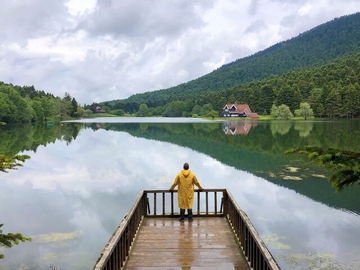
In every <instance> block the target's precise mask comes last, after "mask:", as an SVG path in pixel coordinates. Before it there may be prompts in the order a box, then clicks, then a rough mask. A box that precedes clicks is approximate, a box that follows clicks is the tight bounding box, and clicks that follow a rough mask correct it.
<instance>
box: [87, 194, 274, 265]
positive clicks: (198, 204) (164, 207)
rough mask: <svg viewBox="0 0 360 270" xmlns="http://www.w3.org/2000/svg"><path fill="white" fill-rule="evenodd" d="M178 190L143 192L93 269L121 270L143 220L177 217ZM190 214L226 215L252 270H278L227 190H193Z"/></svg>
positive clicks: (268, 252)
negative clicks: (146, 218)
mask: <svg viewBox="0 0 360 270" xmlns="http://www.w3.org/2000/svg"><path fill="white" fill-rule="evenodd" d="M178 215H179V208H178V207H177V191H176V190H174V191H169V190H143V191H142V192H141V193H140V195H139V196H138V197H137V199H136V201H135V204H134V205H133V207H132V208H131V210H130V211H129V213H128V214H127V215H126V216H125V217H124V219H123V220H122V222H121V223H120V225H119V226H118V228H117V229H116V230H115V232H114V234H113V235H112V236H111V238H110V240H109V242H108V243H107V244H106V246H105V247H104V249H103V250H102V252H101V255H100V257H99V259H98V261H97V263H96V264H95V266H94V268H93V270H121V269H123V267H124V266H125V263H126V261H127V259H128V257H129V254H130V251H131V246H132V244H133V242H134V239H135V235H136V233H137V231H138V229H139V228H140V226H141V223H142V221H143V218H144V217H176V216H178ZM193 215H194V216H195V217H196V216H198V217H199V216H201V217H217V216H220V217H221V216H225V217H226V218H227V219H228V221H229V223H230V225H231V227H232V229H233V232H234V234H235V236H236V238H237V239H238V241H239V245H240V246H241V248H242V250H243V252H244V254H245V256H246V258H247V260H248V263H249V265H250V266H251V268H252V269H254V270H257V269H259V270H277V269H280V267H279V266H278V264H277V263H276V261H275V259H274V258H273V256H272V254H271V253H270V251H269V250H268V248H267V247H266V245H265V244H264V242H263V241H262V240H261V238H260V236H259V234H258V232H257V231H256V229H255V227H254V226H253V225H252V223H251V221H250V219H249V218H248V217H247V215H246V214H245V212H244V211H243V210H241V208H240V207H239V206H238V204H237V203H236V201H235V200H234V198H233V196H232V195H231V194H230V192H229V191H228V190H227V189H204V190H202V191H199V190H195V196H194V205H193Z"/></svg>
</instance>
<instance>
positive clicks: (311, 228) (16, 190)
mask: <svg viewBox="0 0 360 270" xmlns="http://www.w3.org/2000/svg"><path fill="white" fill-rule="evenodd" d="M271 125H272V124H271V123H261V124H258V125H257V126H252V127H251V133H249V134H248V136H226V135H225V134H224V131H223V128H222V123H220V124H219V123H211V124H205V123H202V124H194V123H182V124H177V125H173V124H170V123H167V124H159V123H158V124H151V123H147V124H145V123H144V124H142V126H141V128H140V125H139V124H137V123H130V124H114V123H110V124H107V123H103V124H102V126H101V127H99V126H98V127H95V126H94V127H93V126H91V125H90V126H86V127H85V128H84V127H83V126H79V127H74V126H72V124H64V126H63V127H56V126H55V127H51V128H39V129H36V130H30V131H29V130H27V132H25V130H23V131H24V132H20V134H27V136H24V137H22V140H20V138H19V137H18V135H17V134H16V132H15V131H12V130H7V131H4V132H1V133H0V136H1V138H2V139H3V138H4V139H5V138H6V142H7V143H4V144H3V143H2V144H1V146H0V147H1V149H2V151H4V152H5V151H8V152H11V151H12V150H11V149H12V147H10V146H9V145H14V146H16V147H15V148H14V149H18V150H19V151H22V152H23V153H25V154H28V155H30V156H31V159H30V160H28V161H26V162H25V166H24V167H22V168H19V170H16V171H11V172H10V173H8V174H0V181H1V184H2V186H1V191H2V192H1V193H0V216H1V223H4V224H5V226H6V228H9V231H19V232H22V233H23V234H24V235H27V236H31V237H33V239H34V240H33V242H31V243H24V244H22V245H20V246H16V247H14V248H11V249H7V250H5V251H4V253H5V256H6V260H1V261H0V269H4V270H8V269H19V268H20V267H23V266H22V264H24V265H25V266H26V267H28V268H29V269H48V266H49V265H50V263H52V264H53V265H56V266H58V267H61V268H64V269H66V270H69V269H80V270H81V269H91V268H92V266H93V265H94V262H95V261H96V259H97V257H98V256H99V254H100V251H101V250H102V248H103V246H104V245H105V243H106V242H107V241H108V239H109V238H110V235H111V234H112V233H113V231H114V230H115V228H116V227H117V225H118V224H119V222H120V221H121V219H122V218H123V217H124V216H125V214H126V213H127V211H129V209H130V208H131V206H132V204H133V203H134V200H135V198H136V197H137V196H138V194H139V192H140V191H141V190H142V189H168V187H169V186H170V185H171V183H172V181H173V178H174V175H175V174H176V172H177V171H178V169H179V167H181V166H182V164H183V163H184V162H185V161H186V162H189V163H190V164H191V167H192V168H194V171H196V174H197V176H198V178H199V181H200V182H201V183H202V184H203V185H204V187H206V188H227V189H229V190H230V192H231V193H232V194H233V195H234V198H235V199H236V201H237V202H238V203H239V205H240V206H241V208H243V209H244V210H245V211H246V213H247V214H248V216H249V217H250V219H251V221H252V222H253V223H254V225H255V227H256V228H257V229H258V231H259V232H260V234H261V236H262V237H263V238H264V239H266V244H267V245H268V246H269V247H270V250H271V252H272V253H273V254H274V255H275V257H276V258H277V259H278V260H279V263H280V265H281V266H282V267H283V268H284V269H289V260H288V259H289V258H290V259H291V258H293V257H291V256H294V255H296V254H305V255H306V254H309V252H310V253H311V254H313V258H314V260H317V259H319V258H321V254H331V255H332V256H333V258H334V260H333V261H336V262H338V263H340V264H341V265H345V266H347V265H354V264H355V263H356V260H358V250H359V248H360V246H359V241H357V239H360V217H359V213H360V206H359V203H358V198H359V197H360V192H359V189H358V188H357V187H355V188H352V189H346V190H344V192H342V193H340V194H335V193H334V190H333V189H332V187H331V186H330V185H329V183H328V181H327V179H326V178H324V179H322V178H318V177H312V176H311V174H310V173H309V174H306V173H308V172H309V171H311V170H313V169H314V168H312V167H310V166H308V165H307V164H306V163H303V164H302V163H301V162H300V161H297V160H291V159H287V158H286V157H284V155H283V153H284V151H285V150H286V149H288V148H290V147H293V146H294V145H299V144H309V142H315V143H320V142H321V143H323V145H334V144H335V143H336V144H337V145H340V146H341V148H343V149H346V148H348V147H350V146H351V145H352V146H353V149H355V150H356V151H358V150H357V149H356V148H358V146H359V145H360V144H357V142H358V140H359V138H360V136H355V135H356V134H358V132H359V131H358V130H357V129H354V130H351V132H350V131H349V129H346V126H344V125H343V124H340V126H336V125H335V124H334V126H333V127H332V128H331V129H330V127H329V125H325V124H324V125H323V124H321V125H318V124H317V123H314V124H313V126H312V129H311V131H310V135H308V136H306V137H300V135H299V133H300V132H299V129H298V127H297V128H295V124H294V128H291V127H290V129H289V131H288V132H287V133H286V135H281V134H280V133H281V132H278V131H276V132H275V133H276V135H275V136H272V130H282V127H280V126H277V125H280V123H277V124H276V126H277V128H276V129H274V128H271V129H270V126H271ZM285 125H286V124H285ZM331 125H333V124H331ZM347 125H349V127H351V128H353V127H354V126H353V125H350V124H347ZM89 127H91V128H89ZM62 128H63V129H64V131H66V132H65V135H66V136H65V135H64V133H62ZM93 128H94V129H93ZM286 129H287V128H286ZM303 130H310V129H309V128H304V129H303ZM335 131H336V132H335ZM305 133H306V132H305ZM31 134H33V136H35V137H31V136H32V135H31ZM34 134H37V135H34ZM39 134H43V136H44V138H45V139H44V141H41V140H40V139H35V138H37V137H36V136H39V137H41V136H40V135H39ZM329 134H330V135H331V136H330V135H329ZM354 134H355V135H354ZM11 137H13V138H14V139H15V140H14V141H11V139H10V138H11ZM330 137H332V139H331V138H330ZM2 142H5V141H3V140H2ZM297 162H300V163H297ZM304 164H305V165H304ZM294 165H299V166H301V168H302V170H299V174H303V175H304V177H303V178H302V179H303V180H301V181H292V180H285V179H284V178H282V177H272V174H271V173H273V172H277V171H282V170H283V168H284V167H286V168H288V167H296V166H294ZM319 174H320V172H319ZM275 175H277V176H278V175H280V173H279V174H278V173H276V174H275ZM20 217H21V219H20ZM21 220H26V222H22V221H21ZM44 239H46V241H45V240H44ZM318 255H319V256H318ZM299 257H301V256H299ZM185 263H186V262H185ZM25 266H24V267H25ZM184 267H188V265H187V264H185V265H184ZM191 269H194V267H193V268H191ZM348 269H352V268H348ZM353 269H356V268H353Z"/></svg>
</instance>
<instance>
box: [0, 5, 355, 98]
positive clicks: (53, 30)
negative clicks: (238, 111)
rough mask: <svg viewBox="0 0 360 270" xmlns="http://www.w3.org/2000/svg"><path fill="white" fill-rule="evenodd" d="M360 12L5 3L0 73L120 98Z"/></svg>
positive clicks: (51, 87) (80, 93)
mask: <svg viewBox="0 0 360 270" xmlns="http://www.w3.org/2000/svg"><path fill="white" fill-rule="evenodd" d="M359 10H360V5H359V0H346V1H345V0H343V1H334V0H320V1H316V2H314V1H285V0H252V1H251V0H247V1H240V2H239V1H235V0H221V1H220V0H211V1H200V0H196V1H181V0H179V1H167V0H160V1H155V2H154V1H150V0H146V1H142V2H134V1H129V0H124V1H112V0H106V1H105V0H102V1H100V0H99V1H96V0H91V1H82V0H55V1H51V3H50V2H49V1H46V0H30V1H25V2H24V1H8V2H6V3H2V8H1V10H0V25H1V26H2V27H1V28H0V40H1V43H0V80H1V81H4V82H5V83H13V84H15V85H34V86H35V88H36V89H38V90H44V91H45V92H51V93H53V94H55V95H57V96H61V97H62V96H64V94H65V92H68V93H70V95H71V96H72V97H75V98H76V100H77V101H78V102H79V103H80V104H84V103H87V104H90V103H92V102H100V101H107V100H113V99H122V98H127V97H129V96H130V95H132V94H135V93H142V92H146V91H152V90H157V89H163V88H168V87H171V86H175V85H178V84H180V83H184V82H187V81H189V80H192V79H195V78H198V77H200V76H202V75H205V74H207V73H209V72H211V71H212V70H214V69H216V68H218V67H220V66H221V65H223V64H225V63H229V62H232V61H234V60H236V59H239V58H242V57H245V56H248V55H250V54H253V53H256V52H257V51H259V50H263V49H265V48H267V47H269V46H271V45H273V44H275V43H277V42H280V41H283V40H286V39H289V38H292V37H294V36H297V35H298V34H300V33H302V32H304V31H307V30H309V29H311V28H313V27H315V26H317V25H319V24H322V23H325V22H327V21H329V20H332V19H333V18H335V17H340V16H342V15H347V14H352V13H354V12H357V11H359Z"/></svg>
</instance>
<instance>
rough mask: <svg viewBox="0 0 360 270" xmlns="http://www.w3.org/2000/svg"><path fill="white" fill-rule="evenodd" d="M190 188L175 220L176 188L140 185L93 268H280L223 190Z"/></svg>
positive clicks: (176, 213)
mask: <svg viewBox="0 0 360 270" xmlns="http://www.w3.org/2000/svg"><path fill="white" fill-rule="evenodd" d="M195 192H196V194H195V195H196V196H195V201H194V208H193V212H194V221H193V222H188V221H187V220H186V219H185V221H184V222H180V221H179V212H178V208H177V192H176V191H174V192H170V191H168V190H144V191H142V192H141V194H140V195H139V196H138V198H137V200H136V202H135V204H134V206H133V207H132V209H131V211H130V212H129V213H128V214H127V215H126V217H125V218H124V219H123V220H122V222H121V224H120V225H119V227H118V228H117V229H116V230H115V232H114V234H113V235H112V237H111V238H110V240H109V242H108V243H107V245H106V246H105V247H104V249H103V251H102V253H101V255H100V257H99V259H98V261H97V262H96V264H95V266H94V268H93V269H94V270H123V269H127V270H135V269H136V270H139V269H152V270H160V269H167V270H175V269H192V270H194V269H213V270H215V269H236V270H237V269H245V270H246V269H264V270H270V269H274V270H276V269H280V267H279V266H278V264H277V263H276V261H275V260H274V258H273V256H272V255H271V253H270V251H269V250H268V249H267V247H266V246H265V244H264V243H263V241H262V240H261V238H260V237H259V235H258V233H257V232H256V230H255V228H254V227H253V225H252V224H251V222H250V220H249V218H248V217H247V216H246V214H245V213H244V212H243V211H242V210H241V209H240V207H239V206H238V205H237V204H236V202H235V201H234V199H233V197H232V195H231V194H230V192H229V191H228V190H225V189H206V190H203V191H201V192H200V191H195ZM175 209H176V210H175Z"/></svg>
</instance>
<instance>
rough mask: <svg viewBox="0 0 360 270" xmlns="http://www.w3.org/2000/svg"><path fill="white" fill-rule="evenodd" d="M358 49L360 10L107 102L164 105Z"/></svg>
mask: <svg viewBox="0 0 360 270" xmlns="http://www.w3.org/2000/svg"><path fill="white" fill-rule="evenodd" d="M357 52H360V12H357V13H354V14H351V15H345V16H342V17H338V18H334V19H332V20H331V21H328V22H326V23H323V24H320V25H318V26H316V27H314V28H312V29H310V30H307V31H305V32H303V33H300V34H299V35H298V36H296V37H293V38H291V39H288V40H285V41H282V42H279V43H276V44H274V45H272V46H270V47H268V48H267V49H264V50H262V51H259V52H257V53H255V54H253V55H250V56H246V57H244V58H240V59H237V60H235V61H233V62H230V63H227V64H224V65H223V66H221V67H219V68H218V69H216V70H213V71H212V72H210V73H208V74H206V75H204V76H201V77H199V78H197V79H194V80H191V81H188V82H185V83H182V84H179V85H177V86H173V87H170V88H166V89H159V90H153V91H148V92H145V93H139V94H134V95H132V96H130V97H129V98H126V99H121V100H119V99H118V100H112V101H106V102H107V103H109V104H115V103H117V102H127V103H129V102H133V103H137V104H141V103H146V104H153V105H154V106H163V105H165V104H167V103H169V102H171V101H174V100H179V99H181V98H182V97H183V96H184V95H186V94H187V95H194V96H196V95H199V94H204V93H208V92H214V91H220V90H224V89H228V88H231V87H235V86H239V85H242V84H245V83H249V82H252V81H258V80H262V79H266V78H270V77H271V76H273V75H283V74H285V73H287V72H289V71H292V70H293V71H298V70H301V69H304V68H309V67H316V66H320V65H323V64H326V63H329V62H332V61H335V60H336V59H338V58H340V57H344V56H349V55H351V54H354V53H357ZM106 102H101V103H100V104H105V103H106Z"/></svg>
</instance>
